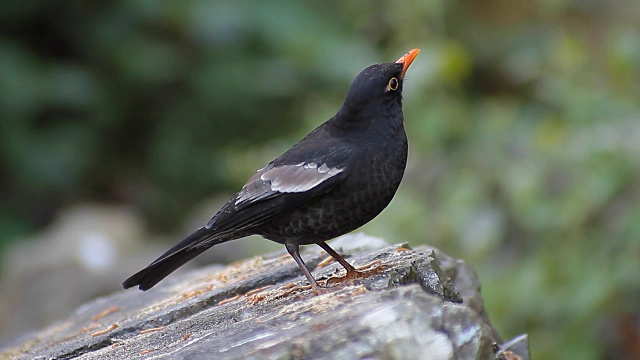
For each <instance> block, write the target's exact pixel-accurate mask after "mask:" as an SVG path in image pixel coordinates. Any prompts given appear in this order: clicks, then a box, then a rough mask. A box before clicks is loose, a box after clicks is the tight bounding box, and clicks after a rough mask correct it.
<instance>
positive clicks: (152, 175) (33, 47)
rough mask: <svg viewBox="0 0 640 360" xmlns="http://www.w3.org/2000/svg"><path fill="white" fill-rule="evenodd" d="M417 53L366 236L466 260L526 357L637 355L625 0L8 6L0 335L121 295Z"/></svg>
mask: <svg viewBox="0 0 640 360" xmlns="http://www.w3.org/2000/svg"><path fill="white" fill-rule="evenodd" d="M414 47H419V48H421V49H422V52H421V54H420V56H419V57H418V58H417V60H416V61H415V62H414V64H413V65H412V67H411V69H410V70H409V73H408V80H407V84H406V87H405V118H406V128H407V133H408V136H409V139H410V160H409V166H408V170H407V174H406V176H405V179H404V181H403V184H402V186H401V189H400V191H399V193H398V194H397V196H396V198H395V200H394V201H393V203H392V205H390V207H389V208H388V209H387V210H386V211H385V212H384V213H383V214H382V215H381V216H379V217H378V218H377V219H376V220H375V221H373V222H372V223H371V224H369V225H367V226H366V227H365V228H364V231H365V232H367V233H368V234H370V235H375V236H380V237H384V238H385V239H387V240H388V241H389V242H392V243H396V242H404V241H408V242H410V243H411V244H414V245H418V244H423V243H428V244H431V245H434V246H437V247H439V248H441V249H442V250H444V251H446V252H447V253H449V254H451V255H453V256H456V257H459V258H463V259H465V260H467V261H468V262H470V263H471V264H473V265H474V266H475V268H476V269H477V271H478V273H479V275H480V278H481V281H482V284H483V295H484V298H485V300H486V305H487V308H488V313H489V315H490V317H491V319H492V322H493V323H494V325H495V327H496V328H497V329H498V331H500V332H501V334H502V335H503V337H505V338H510V337H513V336H515V335H518V334H520V333H528V334H529V335H530V341H531V344H532V353H533V357H534V358H535V359H625V358H626V359H638V358H640V239H639V238H638V237H639V236H640V207H639V206H638V203H639V202H640V186H639V185H640V174H639V172H638V169H640V85H639V84H640V2H638V1H621V0H612V1H603V0H573V1H572V0H524V1H511V0H487V1H472V0H453V1H437V0H436V1H406V2H393V1H373V2H368V3H365V2H347V1H323V2H313V3H312V2H305V3H303V2H293V1H291V2H283V1H238V2H226V1H213V0H212V1H207V0H200V1H197V0H182V1H151V0H148V1H143V0H140V1H137V0H131V1H82V2H81V1H71V0H68V1H50V0H30V1H17V0H5V1H3V2H2V3H1V4H0V169H1V172H0V194H1V196H2V201H1V202H0V259H2V262H1V265H2V266H1V270H0V278H1V279H2V280H0V290H1V292H0V297H1V301H0V328H1V330H0V338H3V339H4V340H8V339H11V338H15V337H16V336H18V335H20V334H21V333H22V332H24V331H26V330H28V329H29V328H32V327H34V326H36V327H37V326H41V325H42V324H45V323H47V322H50V321H53V320H57V319H61V318H64V317H65V316H66V315H68V314H69V312H71V311H73V309H74V308H75V307H76V306H78V305H80V304H82V303H83V302H85V301H87V300H88V299H91V298H93V297H95V296H99V295H105V294H108V293H110V292H113V291H117V290H118V289H119V283H120V282H121V281H122V279H124V278H125V277H126V276H127V275H129V274H130V273H131V272H132V271H134V270H137V269H138V268H140V267H141V266H143V265H146V264H147V263H148V262H149V261H151V260H153V259H154V258H155V257H156V256H157V255H159V254H160V253H161V252H162V251H163V250H165V249H166V247H167V246H168V245H170V244H172V243H174V242H175V241H177V240H178V239H180V238H181V237H182V236H183V235H185V234H187V233H188V232H189V231H190V230H191V229H193V228H194V227H195V226H197V225H199V223H200V222H202V221H206V220H207V219H208V217H209V216H211V215H213V213H214V212H215V211H216V210H217V208H218V206H219V205H221V203H222V202H223V201H224V200H226V199H227V198H228V196H230V195H231V194H232V193H233V192H235V191H236V190H238V189H239V187H240V186H241V185H242V184H243V183H244V181H245V180H246V179H247V178H248V177H249V176H250V175H251V174H252V173H253V171H254V170H255V169H257V168H259V167H260V166H262V165H263V164H264V163H266V162H267V161H269V160H270V159H272V158H273V157H275V156H277V155H279V154H280V153H281V152H282V151H284V150H286V149H287V148H288V147H289V146H290V145H292V144H293V143H294V142H295V141H297V140H298V139H299V138H300V137H301V136H303V135H304V134H306V133H307V132H308V131H310V130H311V129H312V128H314V127H315V126H317V125H319V124H320V123H321V122H322V121H324V120H326V119H327V118H329V117H330V116H332V115H333V113H334V112H335V110H336V109H337V108H338V106H339V105H340V102H341V100H342V98H343V96H344V94H345V92H346V89H347V87H348V86H349V84H350V82H351V80H352V79H353V78H354V77H355V75H356V74H357V73H358V72H359V71H360V70H361V69H363V68H364V67H365V66H368V65H370V64H372V63H377V62H388V61H394V60H396V59H397V58H398V57H400V56H401V55H402V54H404V53H405V52H406V51H408V50H409V49H411V48H414ZM216 249H217V247H216ZM273 249H280V248H279V247H278V246H275V244H270V243H269V242H267V241H263V240H257V241H256V240H255V239H250V240H243V241H238V242H234V243H232V244H230V245H229V246H227V247H224V248H221V250H218V251H216V250H213V251H212V253H214V254H209V255H206V256H208V258H206V256H205V257H204V258H203V259H201V260H200V261H201V263H207V262H208V261H230V260H233V259H237V258H243V257H246V256H251V255H252V254H256V253H261V252H265V251H273ZM131 291H133V290H131Z"/></svg>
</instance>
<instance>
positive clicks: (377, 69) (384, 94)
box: [339, 49, 420, 119]
mask: <svg viewBox="0 0 640 360" xmlns="http://www.w3.org/2000/svg"><path fill="white" fill-rule="evenodd" d="M419 52H420V49H413V50H411V51H409V52H408V53H406V54H405V55H404V56H402V57H401V58H400V59H398V60H397V61H396V62H392V63H384V64H375V65H371V66H369V67H367V68H366V69H364V70H362V71H361V72H360V74H358V76H356V78H355V79H354V80H353V82H352V83H351V86H350V87H349V91H347V96H346V97H345V99H344V103H343V104H342V107H341V108H340V112H339V113H343V114H344V115H346V117H347V118H351V119H354V117H355V118H358V117H360V116H359V115H364V116H365V117H366V116H368V115H370V114H369V113H370V112H371V113H376V112H377V113H379V112H381V111H383V110H384V109H388V108H395V107H400V108H401V105H402V86H403V82H404V76H405V74H406V72H407V70H408V69H409V66H410V65H411V63H412V62H413V60H414V59H415V58H416V56H418V53H419Z"/></svg>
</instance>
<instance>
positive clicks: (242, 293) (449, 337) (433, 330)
mask: <svg viewBox="0 0 640 360" xmlns="http://www.w3.org/2000/svg"><path fill="white" fill-rule="evenodd" d="M332 247H334V248H335V249H336V250H337V251H338V252H341V253H343V254H345V255H348V256H349V257H348V261H350V262H351V263H352V264H353V265H355V266H363V265H366V264H372V265H371V266H370V267H368V268H367V269H366V270H367V271H368V272H369V276H367V277H366V278H363V279H360V280H355V281H353V282H339V281H335V280H332V281H331V285H330V287H329V289H328V290H327V291H325V292H324V293H322V294H321V295H319V296H313V295H312V292H311V290H310V289H309V287H308V286H304V285H305V284H306V283H305V279H304V277H303V276H302V274H301V272H300V270H299V269H298V267H297V266H296V264H295V263H294V262H293V260H292V259H291V257H290V256H289V255H288V254H285V253H277V254H274V255H271V256H265V257H257V258H253V259H249V260H246V261H242V262H237V263H234V264H231V265H230V266H227V267H222V266H210V267H206V268H202V269H199V270H195V271H192V272H189V273H186V274H181V275H175V276H171V277H169V278H168V279H166V280H165V281H163V282H162V283H160V284H159V285H158V286H156V287H155V288H153V289H152V290H150V291H147V292H145V293H142V292H139V291H135V290H129V291H121V292H118V293H116V294H114V295H111V296H107V297H103V298H100V299H97V300H95V301H93V302H90V303H87V304H86V305H84V306H82V307H80V308H79V309H77V311H76V312H75V314H73V315H72V316H70V317H69V318H68V319H66V320H64V321H60V322H58V323H56V324H54V325H52V326H50V327H48V328H45V329H43V330H40V331H37V332H34V333H32V334H29V335H27V336H24V337H22V338H21V339H19V340H18V341H15V342H13V343H12V344H11V345H10V346H9V347H6V348H4V349H3V350H1V351H0V358H2V357H10V358H15V359H48V358H59V359H65V358H74V357H79V358H81V359H137V358H167V359H211V358H225V359H244V358H277V359H313V358H331V359H354V358H367V359H376V358H380V359H491V358H494V352H495V351H496V348H495V343H496V342H499V341H498V340H499V339H498V338H497V335H496V333H495V332H494V331H493V329H492V328H491V326H490V324H489V322H488V320H487V316H486V313H485V311H484V306H483V304H482V298H481V297H480V294H479V288H480V284H479V282H478V279H477V276H476V274H475V273H474V271H473V270H472V269H471V268H470V267H469V266H468V265H466V264H465V263H464V262H462V261H460V260H456V259H453V258H451V257H449V256H447V255H445V254H443V253H442V252H440V251H438V250H436V249H432V248H429V247H425V246H421V247H417V248H415V249H410V248H409V247H408V246H407V245H400V246H388V245H386V244H385V243H384V242H383V241H382V240H380V239H376V238H371V237H367V236H365V235H362V234H355V235H347V236H344V237H342V238H339V239H336V240H334V241H333V242H332ZM304 257H305V261H307V263H308V265H309V267H310V268H313V267H316V266H318V265H319V264H320V266H319V268H318V269H316V270H314V271H313V274H314V276H315V277H316V279H318V280H325V279H328V278H330V277H332V276H334V277H335V276H340V275H342V274H343V273H344V271H343V270H342V269H341V268H340V266H339V265H338V264H336V263H334V262H332V263H330V264H328V265H326V263H327V261H323V260H324V259H325V258H326V257H327V255H326V254H324V253H321V252H320V251H318V248H315V247H313V246H309V247H306V252H305V253H304ZM292 283H294V284H295V286H293V285H292Z"/></svg>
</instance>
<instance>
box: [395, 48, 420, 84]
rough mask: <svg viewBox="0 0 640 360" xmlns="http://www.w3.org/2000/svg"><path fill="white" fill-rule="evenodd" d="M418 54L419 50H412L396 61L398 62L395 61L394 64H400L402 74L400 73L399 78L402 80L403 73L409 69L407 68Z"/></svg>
mask: <svg viewBox="0 0 640 360" xmlns="http://www.w3.org/2000/svg"><path fill="white" fill-rule="evenodd" d="M419 53H420V49H413V50H411V51H409V52H408V53H406V54H404V56H402V57H401V58H400V59H398V61H396V64H402V72H401V73H400V78H404V73H406V72H407V70H408V69H409V66H410V65H411V63H412V62H413V59H415V58H416V56H418V54H419Z"/></svg>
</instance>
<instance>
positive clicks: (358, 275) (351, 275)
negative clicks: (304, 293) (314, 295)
mask: <svg viewBox="0 0 640 360" xmlns="http://www.w3.org/2000/svg"><path fill="white" fill-rule="evenodd" d="M381 262H382V261H381V260H374V261H372V262H370V263H368V264H366V265H363V266H358V267H357V268H351V269H349V270H347V274H346V275H345V276H343V277H331V278H329V279H327V280H326V282H325V286H327V287H328V286H331V285H332V284H339V283H343V282H349V283H353V282H354V281H355V280H359V279H366V278H368V277H370V276H373V275H377V274H379V273H381V272H382V271H383V270H384V266H377V267H375V268H373V269H371V267H373V266H375V265H378V264H380V263H381ZM367 269H368V270H367Z"/></svg>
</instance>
